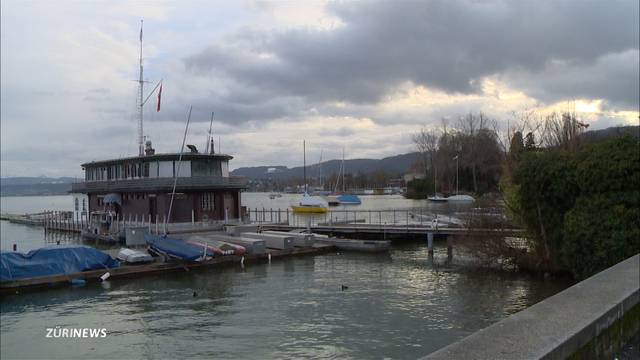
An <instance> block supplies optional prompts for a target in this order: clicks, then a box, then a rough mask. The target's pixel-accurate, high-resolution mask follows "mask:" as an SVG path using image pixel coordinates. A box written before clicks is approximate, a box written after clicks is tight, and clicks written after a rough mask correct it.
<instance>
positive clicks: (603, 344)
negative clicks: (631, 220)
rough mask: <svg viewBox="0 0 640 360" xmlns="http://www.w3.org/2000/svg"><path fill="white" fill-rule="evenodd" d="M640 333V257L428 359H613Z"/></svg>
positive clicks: (634, 257)
mask: <svg viewBox="0 0 640 360" xmlns="http://www.w3.org/2000/svg"><path fill="white" fill-rule="evenodd" d="M638 331H640V255H636V256H633V257H631V258H629V259H627V260H625V261H622V262H620V263H619V264H617V265H614V266H612V267H610V268H609V269H607V270H604V271H602V272H600V273H598V274H596V275H594V276H592V277H590V278H588V279H586V280H584V281H582V282H580V283H578V284H576V285H574V286H572V287H570V288H568V289H566V290H564V291H562V292H560V293H558V294H556V295H554V296H552V297H550V298H548V299H545V300H543V301H541V302H539V303H537V304H535V305H533V306H531V307H529V308H527V309H525V310H523V311H520V312H518V313H516V314H514V315H512V316H510V317H508V318H506V319H504V320H502V321H500V322H498V323H497V324H494V325H492V326H489V327H488V328H485V329H482V330H480V331H478V332H476V333H474V334H471V335H470V336H468V337H466V338H464V339H462V340H460V341H458V342H456V343H453V344H451V345H449V346H447V347H445V348H443V349H440V350H438V351H436V352H434V353H432V354H430V355H428V356H427V357H426V358H425V359H566V358H594V359H595V358H598V359H600V358H613V355H614V354H615V352H616V351H618V350H619V348H620V347H621V346H622V345H624V343H625V341H626V340H627V339H629V337H631V336H632V335H634V334H635V333H637V332H638Z"/></svg>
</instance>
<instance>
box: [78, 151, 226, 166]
mask: <svg viewBox="0 0 640 360" xmlns="http://www.w3.org/2000/svg"><path fill="white" fill-rule="evenodd" d="M179 158H180V153H166V154H154V155H145V156H130V157H123V158H117V159H109V160H99V161H90V162H87V163H84V164H82V165H81V166H82V167H83V168H85V167H96V166H105V165H114V164H120V163H124V162H130V161H143V162H150V161H171V160H178V159H179ZM202 159H215V160H227V161H229V160H231V159H233V156H231V155H227V154H201V153H193V152H183V153H182V160H185V161H187V160H202Z"/></svg>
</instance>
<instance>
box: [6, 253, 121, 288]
mask: <svg viewBox="0 0 640 360" xmlns="http://www.w3.org/2000/svg"><path fill="white" fill-rule="evenodd" d="M118 266H120V263H119V262H118V260H115V259H113V258H112V257H111V256H109V255H108V254H106V253H103V252H102V251H100V250H98V249H95V248H92V247H89V246H81V245H69V246H62V245H57V246H48V247H44V248H40V249H36V250H31V251H29V252H28V253H26V254H23V253H19V252H14V251H7V252H5V251H3V252H0V281H14V280H20V279H28V278H35V277H42V276H54V275H64V274H72V273H78V272H82V271H89V270H99V269H111V268H115V267H118Z"/></svg>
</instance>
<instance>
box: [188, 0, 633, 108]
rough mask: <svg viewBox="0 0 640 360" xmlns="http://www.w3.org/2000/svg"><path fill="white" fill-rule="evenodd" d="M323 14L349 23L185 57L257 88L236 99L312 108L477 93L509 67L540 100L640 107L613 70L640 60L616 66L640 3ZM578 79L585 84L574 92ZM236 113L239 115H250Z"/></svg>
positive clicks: (423, 6) (418, 6) (244, 40)
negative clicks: (418, 88)
mask: <svg viewBox="0 0 640 360" xmlns="http://www.w3.org/2000/svg"><path fill="white" fill-rule="evenodd" d="M327 10H328V11H329V13H331V14H333V15H334V16H336V17H338V18H339V19H340V20H341V22H342V23H343V25H342V26H340V27H337V28H335V29H330V30H316V29H310V28H296V29H292V30H287V31H282V32H272V33H268V34H264V33H263V34H259V33H256V32H254V31H250V30H242V31H240V32H239V33H237V34H236V35H235V36H233V37H231V38H229V39H227V41H226V42H225V45H221V44H214V45H212V46H210V47H208V48H206V49H204V50H203V51H201V52H200V53H197V54H195V55H192V56H190V57H188V58H187V59H185V64H186V66H187V68H188V69H189V70H190V71H192V72H194V73H196V74H209V75H210V76H214V77H219V78H224V79H226V80H227V81H230V82H236V83H238V84H240V85H242V87H243V88H245V89H252V91H250V92H247V91H245V92H238V93H237V94H234V92H231V93H230V94H229V98H234V97H235V95H238V98H239V99H242V98H243V96H244V100H238V101H246V102H249V103H250V102H251V101H253V100H258V101H265V100H274V99H280V98H282V97H302V98H304V99H305V101H306V103H307V104H308V107H312V106H315V105H317V104H319V103H322V102H327V101H347V102H350V103H358V104H367V103H376V102H379V101H380V100H381V99H382V98H383V97H384V96H385V95H386V94H388V93H389V92H390V91H391V90H393V89H394V88H395V87H396V86H398V85H399V84H401V83H404V82H407V81H410V82H412V83H414V84H417V85H425V86H427V87H430V88H437V89H441V90H444V91H446V92H449V93H454V94H455V93H472V92H476V91H477V90H478V85H479V82H480V80H482V78H483V77H485V76H491V75H501V74H504V73H506V72H510V73H511V74H524V75H522V77H521V78H518V77H516V78H514V79H513V82H514V83H517V84H518V85H519V86H520V87H521V88H523V89H525V91H526V90H527V89H530V90H531V91H532V92H533V94H534V95H535V96H539V97H541V98H543V99H544V100H555V101H558V100H562V99H561V98H558V99H550V98H554V97H556V96H558V97H563V96H572V97H576V96H580V95H584V96H597V97H603V98H605V99H607V100H608V101H610V102H611V103H616V104H622V105H624V106H629V105H633V103H634V101H635V103H637V97H636V98H635V100H634V96H633V95H634V94H637V80H636V82H633V81H624V82H622V83H619V84H616V85H612V82H613V81H615V80H614V79H611V78H608V77H607V76H606V74H617V75H616V77H615V79H618V78H625V77H626V78H633V76H634V75H636V77H635V79H637V66H636V67H634V66H623V67H622V68H620V66H619V65H620V63H618V62H616V61H615V60H616V59H615V58H616V57H621V56H622V57H624V56H626V55H624V54H628V52H629V50H630V49H631V50H635V49H637V48H638V2H637V1H635V0H631V1H607V2H603V1H587V0H580V1H577V0H576V1H574V0H572V1H563V2H561V1H509V2H507V1H495V2H486V1H383V2H373V1H370V2H339V3H331V4H330V5H328V8H327ZM636 54H637V52H636ZM607 56H609V57H612V58H613V60H609V58H608V57H607ZM618 60H619V59H618ZM625 60H626V59H625ZM625 60H622V61H625ZM631 60H633V59H631ZM555 62H561V63H562V64H564V65H563V66H564V67H565V69H567V70H568V71H566V72H563V80H564V81H562V82H561V83H560V84H558V83H557V82H558V79H555V78H554V77H553V76H552V75H554V71H555V69H556V67H554V66H553V64H554V63H555ZM625 64H626V63H625ZM594 68H597V70H598V73H594V72H593V71H592V69H594ZM603 74H605V75H603ZM545 75H547V77H546V78H545ZM618 75H619V76H618ZM538 76H541V77H542V79H543V81H541V82H540V83H538V82H537V80H538V78H537V77H538ZM545 81H546V82H545ZM607 84H608V85H607ZM559 85H564V87H563V86H559ZM578 85H584V86H585V88H582V89H574V88H573V86H578ZM558 86H559V87H560V88H561V89H560V91H558V90H557V88H558ZM598 88H599V89H598ZM634 88H635V90H634ZM589 89H591V90H589ZM634 91H636V92H635V93H634ZM248 95H251V96H249V97H247V96H248ZM630 101H631V103H630ZM247 106H249V107H251V105H250V104H247ZM280 110H282V111H288V110H294V111H299V110H300V108H299V107H298V106H295V107H293V108H287V107H281V108H280ZM232 113H234V114H235V115H237V117H238V119H240V120H242V119H244V118H245V117H249V116H251V114H243V113H242V112H241V111H237V109H235V110H234V111H232ZM278 115H282V114H278Z"/></svg>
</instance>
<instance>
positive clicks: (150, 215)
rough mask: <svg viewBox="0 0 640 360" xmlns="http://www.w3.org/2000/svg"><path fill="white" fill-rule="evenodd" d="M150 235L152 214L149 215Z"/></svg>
mask: <svg viewBox="0 0 640 360" xmlns="http://www.w3.org/2000/svg"><path fill="white" fill-rule="evenodd" d="M149 234H151V214H149Z"/></svg>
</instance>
